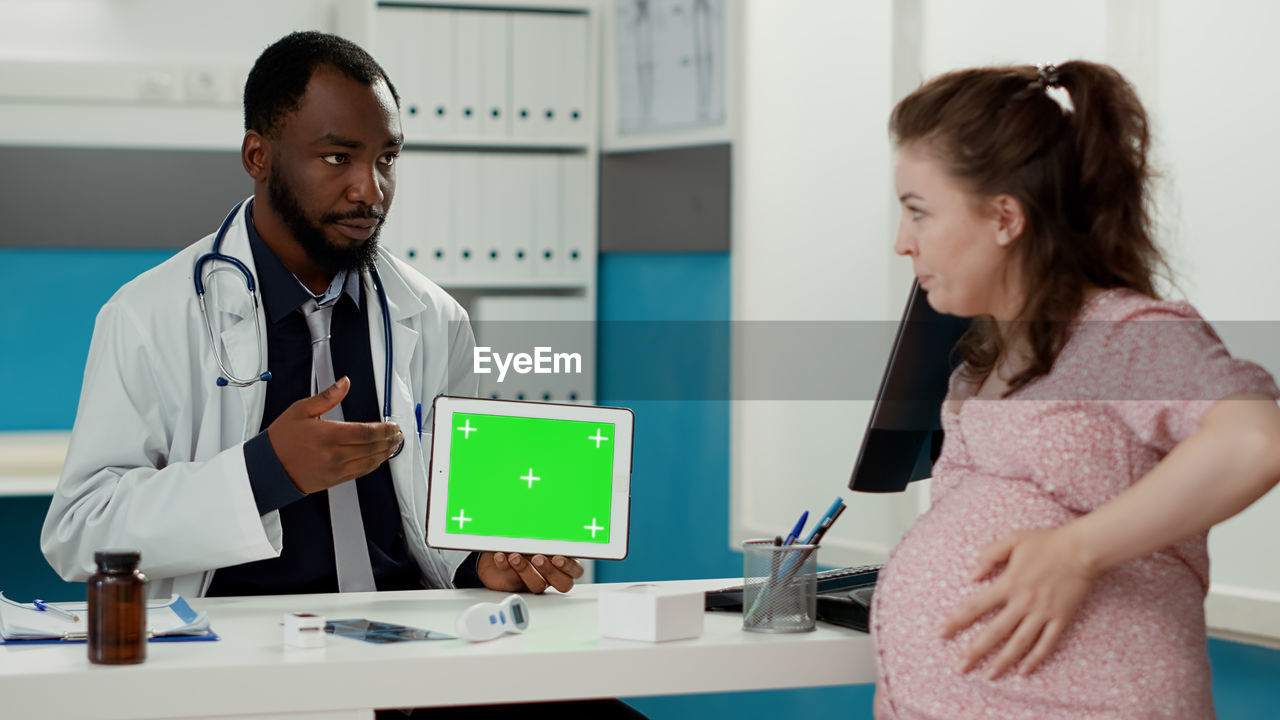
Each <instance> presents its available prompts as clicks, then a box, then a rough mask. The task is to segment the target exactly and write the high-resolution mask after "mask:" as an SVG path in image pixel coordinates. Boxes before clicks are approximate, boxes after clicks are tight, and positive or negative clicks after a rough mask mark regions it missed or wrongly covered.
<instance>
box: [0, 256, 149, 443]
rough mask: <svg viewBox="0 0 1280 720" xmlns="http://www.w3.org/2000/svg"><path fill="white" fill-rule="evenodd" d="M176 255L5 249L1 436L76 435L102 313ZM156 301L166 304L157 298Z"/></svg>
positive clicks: (0, 277) (0, 283)
mask: <svg viewBox="0 0 1280 720" xmlns="http://www.w3.org/2000/svg"><path fill="white" fill-rule="evenodd" d="M171 255H173V251H172V250H70V249H61V250H16V249H12V248H5V249H0V288H4V291H5V296H6V298H7V300H6V302H5V310H4V320H3V322H2V323H0V348H4V351H3V352H0V377H3V378H8V379H9V382H7V383H6V385H7V387H6V388H5V402H3V403H0V431H6V430H70V429H71V423H72V422H73V421H74V420H75V417H76V404H77V402H78V401H79V399H80V382H81V380H82V379H83V378H84V361H85V357H86V356H87V355H88V354H89V338H90V336H91V335H92V334H93V319H94V318H95V317H97V314H98V308H100V307H102V305H103V304H104V303H105V302H106V301H107V299H108V298H110V297H111V295H112V294H113V293H115V291H116V290H118V289H119V288H120V286H121V285H124V284H125V283H126V282H128V281H129V280H131V279H132V278H133V277H134V276H135V275H137V274H138V273H140V272H142V271H143V270H146V269H147V268H149V267H152V266H153V265H158V264H159V263H161V262H162V261H164V260H166V259H168V258H169V257H170V256H171ZM157 300H161V299H160V298H157Z"/></svg>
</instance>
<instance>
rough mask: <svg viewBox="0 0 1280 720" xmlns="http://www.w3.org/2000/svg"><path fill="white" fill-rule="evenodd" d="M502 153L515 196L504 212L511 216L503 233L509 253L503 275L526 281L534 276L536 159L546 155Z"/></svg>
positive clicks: (508, 185) (505, 249)
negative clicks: (534, 172) (534, 182)
mask: <svg viewBox="0 0 1280 720" xmlns="http://www.w3.org/2000/svg"><path fill="white" fill-rule="evenodd" d="M502 157H503V158H504V162H503V163H502V164H503V166H504V168H505V174H506V176H507V181H506V182H507V187H508V189H509V192H510V198H511V199H510V205H509V212H505V213H503V214H505V215H506V217H507V221H506V235H505V236H504V237H503V250H504V253H505V255H504V256H503V260H502V263H501V267H500V268H499V277H502V278H506V279H510V280H520V281H526V280H529V279H530V278H532V277H533V259H532V255H533V219H534V206H533V203H534V189H533V163H534V161H535V160H538V159H540V158H542V157H544V156H542V155H537V154H534V153H515V154H511V155H504V156H502Z"/></svg>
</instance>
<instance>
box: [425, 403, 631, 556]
mask: <svg viewBox="0 0 1280 720" xmlns="http://www.w3.org/2000/svg"><path fill="white" fill-rule="evenodd" d="M633 425H634V421H633V416H632V414H631V411H630V410H628V409H626V408H609V407H591V406H583V405H560V404H555V403H539V402H517V401H513V400H479V399H476V398H461V397H451V396H447V395H441V396H439V397H437V398H436V399H435V403H434V419H433V421H432V436H431V470H430V477H431V483H430V490H429V494H428V496H427V544H428V545H430V546H431V547H435V548H445V549H456V550H496V551H503V552H520V553H528V554H532V553H543V554H546V555H566V556H568V557H576V558H594V559H599V560H621V559H623V558H625V557H626V556H627V531H628V525H629V523H628V520H629V516H630V510H631V437H632V427H633Z"/></svg>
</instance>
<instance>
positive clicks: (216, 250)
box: [194, 200, 404, 457]
mask: <svg viewBox="0 0 1280 720" xmlns="http://www.w3.org/2000/svg"><path fill="white" fill-rule="evenodd" d="M246 202H248V201H247V200H241V201H240V202H239V203H237V204H236V206H235V207H233V208H231V212H229V213H227V217H226V219H224V220H223V221H222V225H221V226H220V227H219V228H218V233H217V235H215V236H214V238H213V248H212V250H211V251H210V252H207V253H205V254H204V255H201V256H200V257H199V258H197V259H196V267H195V274H194V277H195V286H196V297H198V298H199V299H200V314H201V315H203V316H204V328H205V330H206V331H208V333H209V346H210V347H211V348H212V349H213V359H214V360H215V361H216V362H217V363H218V369H219V370H221V371H222V374H221V375H219V376H218V380H217V383H218V386H219V387H226V386H227V385H233V386H235V387H248V386H250V385H252V384H254V383H256V382H266V381H268V380H270V379H271V373H270V372H269V371H268V370H267V347H266V345H265V344H264V343H263V342H262V320H261V319H260V318H259V317H258V312H259V308H258V305H259V303H258V290H257V285H256V283H255V282H254V279H253V273H251V272H249V268H248V266H246V265H245V264H244V263H243V262H241V261H240V260H239V259H237V258H234V257H231V256H230V255H226V254H224V253H223V252H222V240H223V238H225V237H226V235H227V229H228V228H230V227H231V223H232V222H233V221H234V220H235V218H236V215H239V214H240V209H241V208H242V207H243V206H244V204H245V203H246ZM245 222H248V218H245ZM212 261H220V262H223V263H226V264H225V265H214V266H213V269H212V270H210V271H209V276H212V275H213V274H214V273H218V272H230V271H232V270H238V271H240V274H241V275H242V276H244V284H245V288H246V289H247V290H248V292H249V297H250V298H251V299H252V300H253V322H254V335H253V336H254V338H255V340H256V342H257V343H258V372H256V373H255V374H254V375H253V376H252V377H247V378H241V377H236V376H235V375H233V374H232V373H231V370H230V369H228V368H227V364H226V363H225V362H223V359H222V354H221V353H219V352H218V338H217V337H216V336H215V335H214V334H213V323H211V322H210V320H209V310H208V308H207V307H206V306H205V298H204V280H205V277H206V276H205V274H204V266H205V263H209V262H212ZM369 275H370V276H371V277H372V278H373V286H374V288H376V289H377V291H378V302H379V303H381V304H382V332H383V335H384V337H385V338H386V351H387V355H386V372H385V373H384V374H383V383H384V385H383V392H382V419H383V420H384V421H386V422H395V421H394V420H392V419H391V378H392V377H393V375H392V365H391V359H392V357H394V355H393V353H392V350H391V310H390V309H389V308H388V307H387V293H386V291H385V290H383V289H382V278H381V277H380V276H379V275H378V269H377V268H375V267H373V266H370V267H369ZM403 449H404V441H403V440H402V441H401V442H400V447H398V448H396V451H395V452H394V453H392V454H391V457H395V456H397V455H399V454H400V451H401V450H403Z"/></svg>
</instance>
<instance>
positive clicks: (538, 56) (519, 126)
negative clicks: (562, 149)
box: [511, 13, 561, 137]
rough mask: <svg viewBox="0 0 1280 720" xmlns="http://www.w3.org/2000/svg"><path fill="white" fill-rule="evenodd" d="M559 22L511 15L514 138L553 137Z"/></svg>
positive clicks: (548, 17)
mask: <svg viewBox="0 0 1280 720" xmlns="http://www.w3.org/2000/svg"><path fill="white" fill-rule="evenodd" d="M560 21H561V18H559V17H557V16H555V15H552V14H544V13H513V15H512V18H511V110H512V118H511V134H512V136H514V137H550V136H551V135H553V134H554V127H555V126H554V121H555V116H556V114H557V108H556V97H555V91H554V89H555V86H556V83H557V78H556V73H557V72H558V71H559V66H560V48H559V47H558V43H559V40H560V37H559V33H558V32H557V30H558V28H559V25H558V23H559V22H560Z"/></svg>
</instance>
